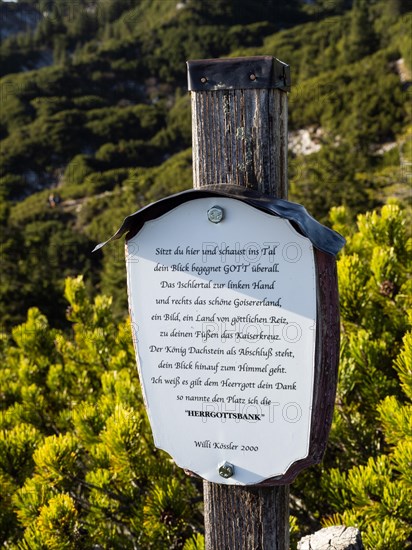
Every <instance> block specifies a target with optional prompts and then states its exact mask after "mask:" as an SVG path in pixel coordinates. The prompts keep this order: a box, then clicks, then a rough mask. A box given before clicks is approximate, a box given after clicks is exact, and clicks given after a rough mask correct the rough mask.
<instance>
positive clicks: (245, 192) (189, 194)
mask: <svg viewBox="0 0 412 550" xmlns="http://www.w3.org/2000/svg"><path fill="white" fill-rule="evenodd" d="M209 197H227V198H229V199H236V200H240V201H242V202H244V203H245V204H248V205H250V206H253V207H255V208H257V209H258V210H261V211H262V212H267V213H268V214H272V215H274V216H279V217H281V218H285V219H286V220H289V221H290V222H291V223H292V224H294V226H295V227H296V229H298V231H299V232H300V233H301V234H302V235H304V236H305V237H307V238H308V239H309V240H310V241H311V242H312V244H313V246H314V247H315V248H318V249H319V250H322V251H323V252H326V253H327V254H331V255H333V256H336V254H337V253H338V252H339V250H340V249H341V248H342V247H343V245H344V244H345V239H344V238H343V237H342V235H339V233H336V231H333V230H332V229H329V227H326V226H324V225H322V224H320V223H319V222H318V221H316V220H315V219H314V218H312V216H310V215H309V214H308V212H307V211H306V209H305V208H304V207H303V206H302V205H300V204H297V203H294V202H290V201H286V200H283V199H275V198H273V197H269V196H268V195H262V194H261V193H259V192H257V191H253V190H251V189H245V188H243V187H239V186H235V185H207V186H204V187H201V188H200V189H189V190H188V191H182V192H181V193H176V195H170V196H169V197H165V198H164V199H161V200H159V201H156V202H153V203H152V204H149V205H147V206H145V207H144V208H142V209H141V210H138V211H137V212H135V213H134V214H131V215H130V216H127V218H125V219H124V221H123V223H122V225H121V227H120V228H119V229H118V230H117V231H116V233H115V234H114V235H113V236H112V237H110V239H109V240H108V241H106V242H104V243H100V244H98V245H97V246H96V247H95V248H94V250H93V252H95V251H96V250H99V249H100V248H102V247H103V246H104V245H105V244H107V243H108V242H110V241H113V240H114V239H120V237H121V236H122V235H124V234H125V233H127V235H126V239H130V238H132V237H133V236H134V235H136V234H137V233H138V232H139V231H140V229H141V228H142V227H143V225H144V224H145V223H146V222H147V221H150V220H155V219H157V218H159V217H160V216H163V214H165V213H166V212H169V211H170V210H172V209H173V208H176V207H177V206H179V205H181V204H184V203H185V202H188V201H191V200H195V199H202V198H209Z"/></svg>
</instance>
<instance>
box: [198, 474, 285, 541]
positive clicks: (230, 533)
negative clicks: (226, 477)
mask: <svg viewBox="0 0 412 550" xmlns="http://www.w3.org/2000/svg"><path fill="white" fill-rule="evenodd" d="M204 500H205V538H206V548H207V549H209V550H211V549H213V550H285V549H288V548H289V524H288V519H289V509H288V507H289V486H288V485H284V486H282V487H276V488H274V487H234V486H230V485H217V484H215V483H209V482H206V481H205V482H204Z"/></svg>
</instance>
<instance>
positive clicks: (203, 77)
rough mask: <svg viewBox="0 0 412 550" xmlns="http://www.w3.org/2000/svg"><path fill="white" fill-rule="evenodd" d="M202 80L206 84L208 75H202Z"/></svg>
mask: <svg viewBox="0 0 412 550" xmlns="http://www.w3.org/2000/svg"><path fill="white" fill-rule="evenodd" d="M200 82H201V83H202V84H206V82H207V77H206V76H202V78H201V79H200Z"/></svg>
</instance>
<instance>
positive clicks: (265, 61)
mask: <svg viewBox="0 0 412 550" xmlns="http://www.w3.org/2000/svg"><path fill="white" fill-rule="evenodd" d="M187 75H188V87H189V91H192V92H204V91H216V90H243V89H249V90H251V89H252V90H253V89H257V90H258V89H265V88H266V89H267V88H278V89H280V90H283V91H285V92H288V91H289V90H290V86H291V82H290V67H289V65H287V64H286V63H283V61H280V60H279V59H276V57H272V56H270V55H264V56H256V57H233V58H225V59H199V60H191V61H187Z"/></svg>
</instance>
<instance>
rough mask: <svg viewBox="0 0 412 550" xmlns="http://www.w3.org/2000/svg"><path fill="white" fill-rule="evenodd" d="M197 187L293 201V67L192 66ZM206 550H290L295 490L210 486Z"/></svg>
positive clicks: (255, 61)
mask: <svg viewBox="0 0 412 550" xmlns="http://www.w3.org/2000/svg"><path fill="white" fill-rule="evenodd" d="M188 79H189V89H190V90H191V96H192V132H193V186H194V187H195V188H201V187H202V186H206V185H211V184H218V185H222V186H224V185H237V186H240V187H244V188H248V189H253V190H256V191H260V192H261V193H264V194H266V195H269V196H272V197H276V198H281V199H287V194H288V184H287V121H288V106H287V93H286V92H287V91H288V90H289V88H290V73H289V66H288V65H285V64H284V63H282V62H280V61H278V60H277V59H275V58H273V57H269V56H265V57H248V58H237V59H218V60H214V59H212V60H199V61H189V62H188ZM204 505H205V510H204V513H205V537H206V549H207V550H237V549H238V550H255V549H256V550H257V549H259V550H269V549H270V550H286V549H288V548H289V486H288V485H282V486H278V487H248V486H246V487H239V486H236V487H234V486H228V485H220V484H215V483H210V482H208V481H205V482H204Z"/></svg>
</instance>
